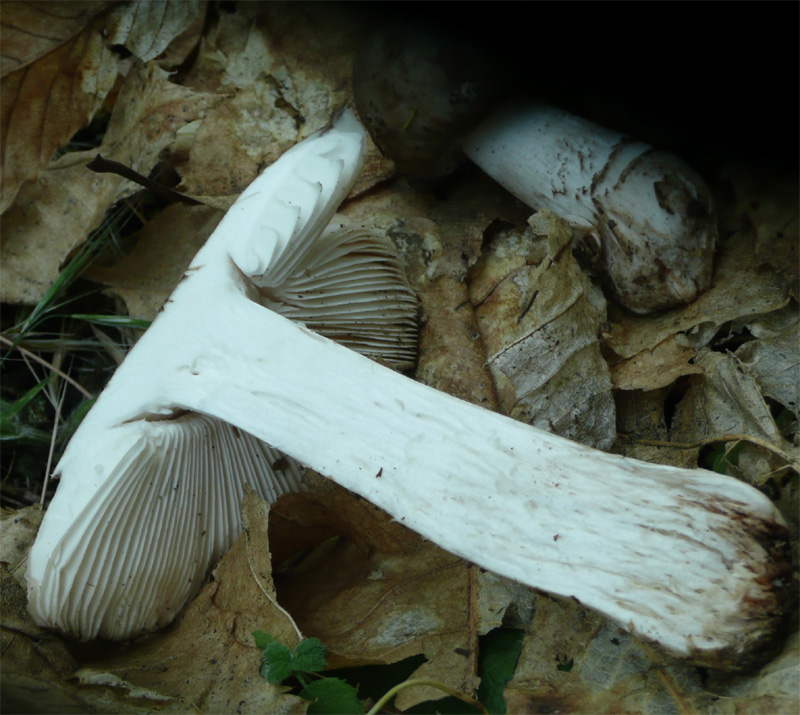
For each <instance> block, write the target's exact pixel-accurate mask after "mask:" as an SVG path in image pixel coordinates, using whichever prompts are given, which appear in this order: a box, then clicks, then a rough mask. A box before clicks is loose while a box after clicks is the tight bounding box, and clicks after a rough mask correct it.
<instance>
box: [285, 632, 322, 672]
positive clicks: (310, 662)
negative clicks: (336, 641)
mask: <svg viewBox="0 0 800 715" xmlns="http://www.w3.org/2000/svg"><path fill="white" fill-rule="evenodd" d="M326 655H328V649H327V648H326V647H325V646H324V645H322V641H321V640H320V639H319V638H306V639H305V640H304V641H301V642H300V643H299V644H298V645H297V647H296V648H295V649H294V656H293V659H292V667H293V668H294V669H295V670H302V671H303V672H304V673H316V672H317V671H320V670H325V666H326V665H327V663H326V662H325V656H326Z"/></svg>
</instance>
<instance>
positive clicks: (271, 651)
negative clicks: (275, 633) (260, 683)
mask: <svg viewBox="0 0 800 715" xmlns="http://www.w3.org/2000/svg"><path fill="white" fill-rule="evenodd" d="M261 660H262V665H261V675H262V676H263V677H264V679H265V680H267V681H268V682H270V683H273V684H274V685H280V684H281V683H282V682H283V681H284V680H286V678H288V677H289V676H290V675H291V674H292V670H293V668H292V651H290V650H289V649H288V648H287V647H286V646H285V645H283V643H279V642H278V641H276V640H275V639H274V638H273V639H272V640H271V642H270V643H268V644H267V647H266V648H264V650H263V653H262V655H261Z"/></svg>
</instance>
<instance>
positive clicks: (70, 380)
mask: <svg viewBox="0 0 800 715" xmlns="http://www.w3.org/2000/svg"><path fill="white" fill-rule="evenodd" d="M0 342H1V343H3V344H4V345H10V346H11V347H13V348H15V349H16V350H19V352H20V353H21V354H22V355H25V356H26V357H29V358H31V360H35V361H36V362H38V363H39V364H40V365H44V367H46V368H48V369H50V370H52V371H53V372H54V373H55V374H56V375H58V376H59V377H60V378H62V379H64V380H66V381H67V382H68V383H69V384H70V385H72V386H73V387H74V388H75V389H76V390H78V392H80V393H81V394H82V395H83V396H84V397H86V398H88V399H90V400H91V399H92V397H93V395H92V393H91V392H89V390H87V389H86V388H85V387H84V386H83V385H81V384H80V383H79V382H77V381H75V380H74V379H73V378H71V377H70V376H69V375H67V374H66V373H65V372H62V371H61V370H59V369H58V368H57V367H55V365H52V364H51V363H49V362H47V360H45V359H44V358H42V357H39V356H38V355H37V354H36V353H32V352H31V351H30V350H26V349H25V348H23V347H22V346H21V345H14V343H13V341H11V340H9V339H8V338H7V337H5V336H4V335H0Z"/></svg>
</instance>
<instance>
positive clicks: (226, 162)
mask: <svg viewBox="0 0 800 715" xmlns="http://www.w3.org/2000/svg"><path fill="white" fill-rule="evenodd" d="M279 99H280V97H279V94H278V93H277V92H276V90H275V88H274V87H273V86H272V85H271V84H269V83H267V82H264V81H263V80H262V81H259V82H257V83H254V84H253V85H251V86H250V87H248V88H247V89H243V90H241V91H238V92H237V93H236V94H235V95H233V96H232V97H229V98H225V99H224V100H223V101H222V102H221V103H220V104H218V105H217V106H216V107H214V108H213V109H211V110H210V111H208V112H207V113H206V115H205V117H204V119H203V121H202V122H201V123H200V124H199V126H198V127H197V131H196V133H195V135H194V138H193V141H192V144H191V148H190V149H189V151H188V154H187V155H186V160H185V161H179V162H177V163H176V168H177V169H178V171H179V172H180V173H181V178H182V186H181V188H182V189H183V190H184V191H186V192H187V193H189V194H191V195H193V196H203V197H207V196H214V197H229V198H230V199H234V198H235V197H236V196H238V195H239V194H240V193H241V192H242V191H243V190H244V189H245V187H246V186H247V185H248V184H250V182H252V181H253V179H254V178H255V177H256V176H258V174H259V173H260V171H261V170H263V169H264V168H265V167H267V166H269V165H270V164H272V163H273V162H274V161H275V160H276V159H277V158H278V157H279V156H280V155H281V154H283V152H285V151H286V150H287V149H289V148H290V147H292V146H294V144H295V142H296V139H297V128H296V126H295V121H294V118H293V117H292V116H291V115H290V114H289V112H287V111H286V109H282V108H279V107H278V106H277V105H276V103H277V102H278V101H279Z"/></svg>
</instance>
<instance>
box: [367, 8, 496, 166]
mask: <svg viewBox="0 0 800 715" xmlns="http://www.w3.org/2000/svg"><path fill="white" fill-rule="evenodd" d="M484 46H485V43H481V42H478V41H476V40H475V38H472V37H470V36H469V35H468V34H466V33H464V32H461V33H460V34H457V32H456V31H449V30H447V29H445V28H442V27H429V28H426V29H421V28H417V27H412V26H410V25H407V24H404V23H395V24H394V25H392V26H388V27H384V28H382V29H381V30H379V31H376V32H375V33H374V34H372V35H371V36H370V37H369V38H368V39H367V40H366V41H365V42H364V44H363V45H362V47H361V48H360V50H359V53H358V55H357V57H356V61H355V65H354V68H353V96H354V98H355V102H356V107H357V109H358V114H359V116H360V117H361V120H362V121H363V122H364V125H365V126H366V128H367V130H368V131H369V133H370V136H371V137H372V139H373V141H374V142H375V144H376V145H377V146H378V148H379V149H380V150H381V151H382V152H383V153H384V154H385V155H386V156H388V157H389V158H391V159H392V160H394V162H395V163H396V164H397V166H398V168H399V169H400V171H401V172H403V173H405V174H406V175H408V176H409V177H411V178H415V179H428V180H433V179H437V178H440V177H442V176H444V175H446V174H448V173H450V172H451V171H453V169H455V168H456V166H457V165H458V164H459V162H461V161H462V160H463V157H462V155H461V152H460V149H459V140H460V138H461V136H462V135H463V134H464V133H465V132H466V131H468V130H469V129H470V128H471V127H472V126H474V125H475V124H476V123H477V122H478V121H479V120H480V119H482V118H483V117H484V116H486V114H487V113H488V112H489V110H490V109H491V108H492V106H493V104H494V103H495V102H496V101H497V99H498V97H499V96H501V95H502V94H503V93H504V92H505V83H506V79H505V78H506V77H507V74H506V73H505V72H504V71H503V68H502V64H501V62H500V61H499V59H498V58H496V57H494V56H491V55H489V54H488V53H487V52H485V51H484V50H483V49H482V48H483V47H484Z"/></svg>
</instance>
